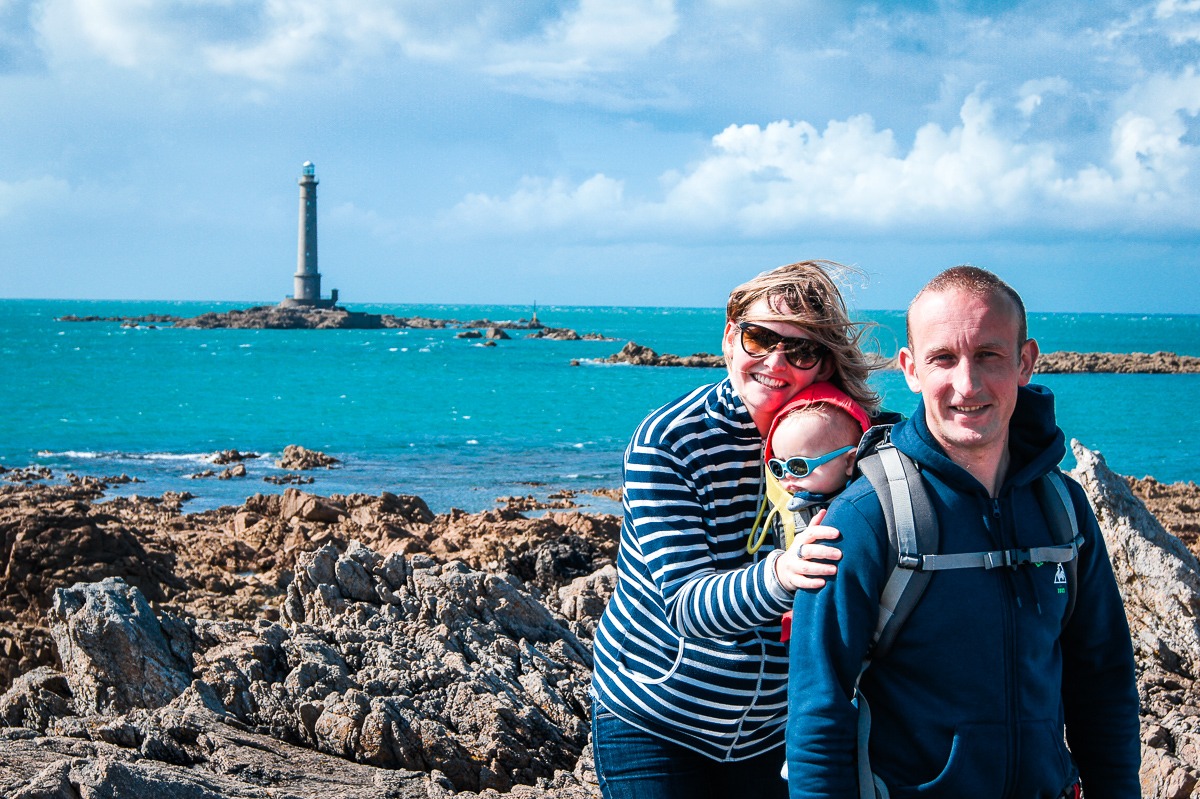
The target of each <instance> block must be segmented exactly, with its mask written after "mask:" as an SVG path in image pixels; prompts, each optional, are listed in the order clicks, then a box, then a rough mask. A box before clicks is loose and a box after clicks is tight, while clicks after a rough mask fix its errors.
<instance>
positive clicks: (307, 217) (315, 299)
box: [280, 161, 338, 308]
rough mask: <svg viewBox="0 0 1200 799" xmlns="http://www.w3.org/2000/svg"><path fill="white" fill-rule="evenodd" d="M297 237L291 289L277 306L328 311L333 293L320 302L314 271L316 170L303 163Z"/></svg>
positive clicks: (317, 276) (334, 301)
mask: <svg viewBox="0 0 1200 799" xmlns="http://www.w3.org/2000/svg"><path fill="white" fill-rule="evenodd" d="M299 183H300V237H299V241H298V244H297V248H296V274H295V275H294V276H293V277H294V280H295V288H294V290H293V293H292V296H291V297H288V298H286V299H285V300H284V301H283V302H282V303H280V305H283V306H305V307H309V308H332V307H333V306H334V305H336V304H337V300H338V293H337V289H334V290H333V291H332V292H331V293H330V297H329V299H327V300H323V299H321V273H320V272H318V271H317V183H318V181H317V168H316V167H315V166H313V162H312V161H305V162H304V166H303V168H302V169H301V172H300V180H299Z"/></svg>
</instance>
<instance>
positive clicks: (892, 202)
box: [451, 70, 1200, 238]
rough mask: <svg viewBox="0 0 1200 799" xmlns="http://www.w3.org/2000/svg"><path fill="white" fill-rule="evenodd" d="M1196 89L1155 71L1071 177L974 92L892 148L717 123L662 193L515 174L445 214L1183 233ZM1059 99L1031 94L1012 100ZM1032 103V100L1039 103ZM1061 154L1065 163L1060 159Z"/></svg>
mask: <svg viewBox="0 0 1200 799" xmlns="http://www.w3.org/2000/svg"><path fill="white" fill-rule="evenodd" d="M1198 83H1200V79H1197V78H1196V76H1195V75H1194V74H1193V73H1192V71H1191V70H1188V71H1187V72H1186V73H1185V74H1184V75H1182V76H1180V77H1179V78H1177V79H1174V80H1171V79H1167V78H1164V77H1158V78H1155V79H1153V80H1152V81H1150V83H1149V84H1147V85H1146V86H1143V87H1140V88H1139V89H1138V90H1136V91H1131V92H1130V95H1131V96H1138V97H1143V98H1144V97H1145V96H1146V95H1147V93H1149V94H1152V95H1154V96H1156V97H1158V98H1159V99H1160V101H1161V104H1160V105H1159V106H1157V114H1156V115H1150V114H1147V113H1137V112H1135V111H1133V110H1130V111H1127V112H1125V113H1123V114H1122V115H1121V116H1120V117H1119V118H1118V119H1117V120H1116V121H1115V122H1114V123H1113V125H1112V128H1111V135H1110V143H1109V148H1108V152H1107V155H1106V159H1105V160H1104V162H1103V163H1096V164H1087V165H1084V166H1083V167H1080V168H1077V169H1074V170H1072V169H1069V168H1068V167H1067V166H1066V165H1065V161H1066V160H1067V159H1066V158H1064V157H1062V156H1063V155H1064V154H1062V153H1059V152H1058V151H1057V150H1056V147H1055V145H1054V144H1052V143H1050V142H1046V141H1037V140H1033V141H1026V140H1025V139H1024V136H1023V130H1009V129H1007V128H1006V127H1005V126H1004V125H1001V124H999V123H998V122H997V119H996V117H997V115H996V107H995V105H994V103H993V102H991V101H987V100H984V99H983V98H982V97H981V96H980V94H979V93H976V94H972V95H971V96H969V97H968V98H967V99H966V101H965V102H964V103H963V105H962V107H961V110H960V114H959V116H960V119H959V124H958V125H956V126H954V127H952V128H949V129H945V128H943V127H941V126H939V125H937V124H934V123H928V124H926V125H924V126H922V127H921V128H920V129H919V130H918V131H917V133H916V135H915V137H914V140H913V143H912V145H911V147H909V148H908V149H907V150H904V149H903V148H902V147H901V146H900V145H899V144H898V143H897V140H896V137H895V135H894V134H893V132H892V131H891V130H888V129H880V128H878V127H877V126H876V124H875V121H874V120H873V119H872V118H871V117H870V116H869V115H865V114H864V115H857V116H853V117H850V118H849V119H846V120H844V121H837V120H835V121H832V122H830V123H828V125H826V127H825V129H824V130H819V129H817V128H816V127H815V126H814V125H812V124H810V123H808V122H803V121H799V122H792V121H778V122H772V123H770V124H768V125H766V126H762V127H760V126H759V125H754V124H748V125H731V126H730V127H728V128H726V129H725V130H724V131H722V132H721V133H719V134H717V135H716V136H714V137H713V139H712V146H711V150H710V152H709V154H708V155H707V156H706V157H705V158H703V159H702V160H701V161H699V162H698V163H695V164H693V165H691V166H689V167H688V168H687V169H685V170H681V171H677V172H672V173H668V174H666V175H664V177H663V181H662V182H663V186H664V193H663V195H662V197H660V198H631V197H626V196H625V195H624V191H623V186H622V184H621V182H620V181H616V180H613V179H611V178H608V177H605V176H603V175H597V176H595V177H593V178H591V179H590V180H587V181H584V182H583V183H581V184H580V185H579V186H578V187H577V188H573V187H572V186H571V185H570V184H569V183H568V182H566V181H564V180H561V179H559V180H552V181H545V180H536V179H527V180H526V181H525V182H523V184H522V185H521V186H520V187H519V188H518V189H517V190H516V191H515V192H514V193H513V194H512V195H510V196H508V197H488V196H482V195H472V196H470V197H468V198H467V199H466V200H464V201H463V202H462V203H461V204H460V205H459V206H458V207H457V208H456V209H455V210H454V212H453V214H452V215H451V216H452V219H453V220H455V221H457V222H463V223H467V224H468V225H470V226H474V227H478V228H481V229H486V230H489V231H496V230H506V229H511V228H517V229H520V230H530V229H534V230H563V229H565V228H569V227H577V228H579V231H580V232H579V235H581V236H587V235H590V234H591V233H592V232H593V231H596V230H605V231H611V235H613V236H614V237H622V236H625V237H636V236H639V235H641V234H642V233H644V232H646V231H647V230H649V229H652V228H653V229H654V230H655V232H656V233H657V234H660V235H661V234H663V233H666V234H668V235H669V234H672V233H674V234H680V233H691V234H696V233H704V232H721V233H731V234H737V235H741V236H743V237H746V238H756V237H770V236H777V235H781V234H801V233H812V232H821V233H825V234H829V233H837V232H842V233H847V232H855V233H866V234H870V233H878V232H885V231H886V232H890V233H903V234H912V235H922V234H925V235H935V234H939V233H944V232H946V231H953V232H954V233H956V234H963V233H988V232H999V231H1004V230H1009V229H1015V228H1018V227H1022V228H1026V229H1037V230H1042V231H1047V230H1056V229H1057V230H1066V231H1079V230H1109V229H1112V228H1113V227H1114V226H1119V227H1120V228H1121V229H1123V230H1129V229H1135V230H1136V229H1144V230H1156V231H1159V230H1162V229H1163V227H1164V226H1171V227H1177V228H1180V229H1187V230H1194V229H1195V227H1196V226H1197V223H1198V221H1200V220H1197V219H1196V218H1195V214H1194V212H1193V209H1194V208H1195V207H1196V206H1197V204H1198V203H1200V181H1198V180H1197V176H1198V175H1200V172H1198V168H1200V153H1198V152H1197V148H1196V147H1194V146H1193V145H1191V144H1189V143H1188V142H1187V126H1186V124H1185V121H1184V119H1183V117H1182V116H1181V114H1192V115H1194V114H1195V113H1196V110H1195V109H1196V106H1197V102H1200V97H1198V93H1197V85H1196V84H1198ZM1066 89H1067V87H1066V85H1065V83H1064V82H1061V81H1059V80H1057V79H1051V80H1048V81H1046V82H1045V83H1044V84H1036V85H1035V84H1029V85H1027V86H1026V87H1025V88H1024V89H1023V91H1022V92H1020V93H1019V94H1018V96H1017V98H1016V100H1015V102H1014V105H1016V106H1017V107H1019V108H1021V109H1022V110H1024V109H1025V108H1026V107H1027V106H1028V105H1029V98H1030V97H1032V96H1035V95H1036V96H1039V97H1040V96H1043V95H1045V94H1047V93H1049V92H1051V91H1056V92H1061V91H1065V90H1066ZM1039 93H1040V94H1039ZM1065 155H1069V154H1065Z"/></svg>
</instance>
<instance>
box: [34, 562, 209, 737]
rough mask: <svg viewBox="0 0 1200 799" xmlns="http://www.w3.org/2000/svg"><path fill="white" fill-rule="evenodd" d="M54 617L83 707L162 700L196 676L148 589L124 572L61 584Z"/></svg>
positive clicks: (108, 710)
mask: <svg viewBox="0 0 1200 799" xmlns="http://www.w3.org/2000/svg"><path fill="white" fill-rule="evenodd" d="M49 617H50V632H51V635H52V636H53V637H54V642H55V644H56V645H57V646H58V652H59V657H60V658H61V659H62V664H63V672H64V674H65V675H66V680H67V682H68V684H69V685H70V687H71V693H72V695H73V697H74V705H75V709H76V711H77V712H79V713H80V714H83V715H87V714H117V713H123V712H125V711H127V710H130V709H132V708H155V707H161V706H163V705H165V704H167V703H168V702H170V701H171V700H172V699H174V698H175V697H176V696H178V695H179V694H180V693H181V692H182V691H183V689H184V688H186V687H187V686H188V684H189V683H190V682H191V669H190V668H189V667H188V665H187V663H185V662H184V661H182V660H181V659H180V657H179V656H178V655H177V654H176V650H175V649H173V648H172V644H171V642H170V641H169V640H168V638H167V636H166V635H165V634H164V632H163V626H162V625H161V624H160V623H159V620H158V618H157V617H156V616H155V615H154V611H153V610H151V609H150V605H149V604H148V603H147V602H146V599H145V598H144V597H143V596H142V593H141V591H139V590H138V589H137V588H133V587H131V586H129V585H126V584H125V582H124V581H123V580H121V579H120V578H118V577H109V578H107V579H105V580H103V581H101V582H99V583H77V584H76V585H75V586H73V587H71V588H60V589H58V590H57V591H56V592H55V595H54V604H53V606H52V607H51V609H50V612H49ZM176 647H178V643H177V644H176Z"/></svg>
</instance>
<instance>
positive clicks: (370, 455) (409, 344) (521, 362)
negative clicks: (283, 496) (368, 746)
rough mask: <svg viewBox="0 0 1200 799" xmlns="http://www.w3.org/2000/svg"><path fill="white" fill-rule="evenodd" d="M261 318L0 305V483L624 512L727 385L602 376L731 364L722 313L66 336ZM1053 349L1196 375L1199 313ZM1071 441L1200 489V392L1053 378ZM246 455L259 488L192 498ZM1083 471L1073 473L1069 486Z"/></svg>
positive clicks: (1178, 382)
mask: <svg viewBox="0 0 1200 799" xmlns="http://www.w3.org/2000/svg"><path fill="white" fill-rule="evenodd" d="M252 304H254V303H247V302H241V303H221V302H170V301H78V300H0V364H3V367H2V368H3V377H2V379H0V402H2V407H3V408H4V412H3V413H2V414H0V466H3V467H5V468H6V469H12V468H16V467H24V466H45V467H48V468H49V469H50V470H51V471H52V472H53V474H54V479H55V480H62V479H64V477H65V475H66V474H67V473H74V474H78V475H90V476H96V477H102V476H112V475H119V474H127V475H129V476H131V477H136V478H137V479H138V480H140V481H142V482H137V483H129V484H125V485H115V486H113V487H112V488H111V489H110V490H109V492H108V494H107V496H109V497H113V496H122V495H130V494H139V495H143V496H157V495H160V494H162V493H163V492H165V491H187V492H188V493H189V494H191V495H193V499H191V500H189V501H188V503H187V504H186V505H185V506H184V507H185V510H186V511H202V510H207V509H210V508H214V507H218V506H222V505H236V504H241V503H242V502H244V501H245V499H246V498H247V497H249V496H251V495H253V494H255V493H266V494H270V493H281V492H282V491H283V490H284V487H282V486H278V485H275V484H272V483H269V482H265V481H264V480H263V478H264V477H269V476H277V475H281V474H283V473H284V472H283V470H281V469H279V468H278V467H277V466H276V460H277V459H278V457H279V456H280V454H281V452H282V450H283V448H284V447H285V446H287V445H288V444H299V445H302V446H304V447H307V448H309V449H316V450H320V451H322V452H324V453H326V454H329V455H332V456H334V457H336V458H338V459H339V460H340V461H341V465H340V466H339V467H337V468H334V469H329V470H315V471H310V472H306V473H305V474H306V475H309V476H312V477H313V478H314V482H313V483H312V484H311V485H306V486H301V488H302V489H303V490H306V491H312V492H314V493H318V494H322V495H329V494H347V493H356V492H361V493H368V494H378V493H380V492H383V491H389V492H392V493H396V494H410V495H417V496H420V497H421V498H423V499H424V500H425V502H426V503H427V504H428V505H429V507H430V508H431V509H432V510H433V511H434V512H435V513H444V512H447V511H449V510H450V509H451V508H460V509H462V510H466V511H471V512H476V511H480V510H484V509H487V508H492V507H496V502H497V499H498V498H500V497H506V496H527V495H531V496H533V497H534V498H535V499H546V498H548V497H549V495H551V494H553V493H555V492H558V491H561V490H562V489H571V490H573V491H577V492H580V493H579V494H578V496H577V497H576V500H575V501H576V502H578V503H579V505H580V506H581V508H582V509H584V510H592V511H600V512H615V511H617V510H618V508H617V505H616V503H615V502H613V501H612V500H610V499H605V498H603V497H601V496H594V495H592V494H591V493H588V492H591V491H593V490H596V489H606V488H615V487H617V486H619V485H620V482H621V455H622V452H623V450H624V448H625V445H626V444H627V442H628V440H629V436H630V435H631V434H632V432H633V430H634V428H635V427H636V426H637V424H638V422H640V421H641V419H642V418H643V417H645V415H646V414H647V413H648V412H650V411H651V410H653V409H654V408H656V407H658V406H660V405H663V404H665V403H666V402H668V401H670V400H672V399H674V398H676V397H678V396H680V395H682V394H683V393H685V392H687V391H689V390H690V389H692V388H694V387H696V386H698V385H703V384H706V383H712V382H715V381H717V380H719V379H721V378H722V377H723V375H724V370H721V369H692V368H665V367H635V366H625V365H600V364H597V363H595V362H594V361H595V360H597V359H602V358H605V357H607V356H609V355H612V354H614V353H616V352H617V351H618V350H620V349H621V347H622V346H623V345H624V344H625V342H627V341H635V342H637V343H638V344H641V345H644V346H647V347H650V348H652V349H654V350H656V351H657V352H659V353H674V354H677V355H689V354H692V353H698V352H705V353H715V352H719V351H720V340H721V332H722V327H723V323H724V314H723V309H720V308H649V307H567V306H561V307H560V306H542V307H537V308H536V313H537V318H538V320H539V321H540V322H542V323H543V324H545V325H549V326H552V327H567V328H571V329H574V330H576V331H577V332H579V333H580V334H581V335H583V334H587V333H598V334H601V335H602V336H604V337H606V339H607V340H604V341H550V340H542V339H528V338H526V337H525V336H526V331H520V330H516V331H510V335H511V336H512V338H511V339H509V340H502V341H499V342H498V343H497V345H496V346H494V347H488V346H483V345H482V342H480V341H479V340H471V339H461V338H457V337H456V333H458V332H459V330H458V329H444V330H183V329H181V330H176V329H173V328H172V327H170V326H169V325H154V326H151V325H146V324H142V325H139V326H137V327H123V326H122V325H121V324H119V323H117V322H67V321H58V320H59V318H60V317H63V316H66V315H71V314H73V315H76V316H88V315H95V316H103V317H110V316H140V315H145V314H171V315H174V316H195V315H198V314H201V313H205V312H208V311H226V310H230V309H233V308H244V307H248V306H250V305H252ZM348 307H349V308H350V309H351V310H359V311H367V312H371V313H388V314H395V315H397V316H426V317H433V318H441V319H455V320H460V321H469V320H478V319H489V320H492V321H499V320H517V319H521V318H529V317H530V316H531V314H532V313H533V311H534V310H535V309H532V308H530V307H526V306H507V305H497V306H486V305H470V306H467V305H383V304H362V305H355V304H350V305H349V306H348ZM855 317H856V318H858V319H862V320H864V321H866V322H869V323H871V325H872V326H871V329H870V331H869V332H868V337H869V338H870V340H871V341H872V342H873V343H872V346H874V347H877V348H878V350H879V351H880V352H882V353H883V354H885V355H891V354H893V353H894V352H895V351H896V349H897V346H898V342H900V341H901V340H902V339H903V331H904V316H903V313H902V312H899V311H871V310H862V311H856V312H855ZM1029 327H1030V334H1031V335H1032V336H1034V337H1035V338H1037V339H1038V342H1039V345H1040V346H1041V349H1042V351H1043V352H1047V351H1055V350H1074V351H1082V352H1097V351H1105V352H1155V351H1159V350H1165V351H1170V352H1175V353H1177V354H1180V355H1193V356H1200V315H1142V314H1077V313H1041V314H1031V315H1030V319H1029ZM1035 382H1040V383H1043V384H1045V385H1047V386H1049V387H1050V388H1051V389H1052V390H1053V392H1054V394H1055V396H1056V402H1057V409H1058V419H1059V424H1060V426H1061V427H1062V428H1063V430H1064V432H1065V433H1066V435H1067V437H1068V439H1071V438H1075V439H1078V440H1079V441H1080V442H1082V443H1083V444H1084V445H1085V446H1087V447H1089V448H1090V449H1094V450H1098V451H1100V452H1101V453H1102V454H1103V455H1104V456H1105V458H1106V459H1107V461H1108V464H1109V466H1110V467H1111V468H1113V469H1114V470H1115V471H1117V472H1120V473H1122V474H1126V475H1132V476H1137V477H1142V476H1146V475H1150V476H1153V477H1155V478H1157V479H1158V480H1160V481H1163V482H1180V481H1196V480H1198V479H1200V421H1198V420H1197V410H1198V409H1200V404H1198V403H1197V397H1198V396H1200V374H1197V375H1115V374H1085V375H1044V376H1037V377H1036V378H1035ZM874 385H875V386H876V387H877V389H878V390H879V391H880V392H881V393H882V395H883V397H884V405H885V406H886V407H887V408H889V409H891V410H896V411H900V412H902V413H905V414H909V413H911V412H912V410H913V409H914V407H915V405H916V397H915V395H913V394H912V393H911V392H909V390H908V389H907V387H906V386H905V384H904V381H903V379H902V378H901V376H900V374H899V373H897V372H883V373H880V374H878V375H876V377H875V378H874ZM228 449H237V450H239V451H241V452H252V453H256V454H258V455H259V457H258V458H253V459H250V460H247V461H245V464H246V467H247V471H248V474H247V476H246V477H242V478H234V479H230V480H218V479H216V478H203V479H192V478H191V477H190V475H193V474H196V473H199V472H202V471H204V470H206V469H213V470H215V471H217V472H219V471H220V470H221V469H222V468H224V467H221V466H214V465H213V464H212V457H213V455H214V453H216V452H218V451H220V450H228ZM1072 463H1073V461H1072V459H1071V457H1070V455H1068V457H1067V459H1066V460H1065V461H1064V464H1063V465H1064V467H1067V468H1069V467H1070V466H1071V465H1072Z"/></svg>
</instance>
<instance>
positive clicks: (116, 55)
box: [37, 0, 675, 82]
mask: <svg viewBox="0 0 1200 799" xmlns="http://www.w3.org/2000/svg"><path fill="white" fill-rule="evenodd" d="M674 26H675V12H674V6H673V0H607V1H606V0H579V3H578V5H568V6H566V7H565V8H564V7H563V6H560V5H559V4H557V3H529V4H511V3H508V2H506V1H505V0H457V2H455V1H454V0H448V1H447V2H445V3H441V4H439V5H437V6H433V5H429V6H426V5H424V4H420V3H417V4H404V5H398V4H396V3H394V2H389V1H388V0H356V2H354V3H329V2H325V0H255V2H234V0H192V2H189V3H185V4H180V3H163V2H159V1H158V0H45V2H44V3H43V4H42V7H41V12H40V15H39V17H38V25H37V27H38V30H39V32H40V34H41V38H42V42H43V46H44V47H45V48H46V49H47V50H48V51H49V53H50V55H51V58H52V60H54V61H56V62H58V63H60V64H67V63H83V64H86V63H88V62H94V61H97V60H99V61H102V62H107V63H110V64H113V65H115V66H118V67H121V68H125V69H131V70H139V71H147V72H152V73H159V72H180V73H187V74H194V73H197V72H201V73H202V72H212V73H217V74H222V75H234V76H240V77H245V78H250V79H252V80H256V81H267V82H277V81H282V80H284V79H286V78H288V77H290V76H292V75H294V74H297V73H301V74H303V73H306V72H311V71H313V70H325V69H329V68H344V67H353V66H355V65H357V64H360V63H363V62H366V61H369V60H371V59H373V58H380V57H383V58H387V59H390V58H394V57H396V56H403V57H407V58H413V59H418V60H424V61H436V62H457V63H459V64H460V65H462V66H464V67H467V68H471V69H480V70H484V71H487V72H491V73H492V74H495V75H526V74H530V73H532V74H534V75H536V76H539V77H541V76H545V75H564V74H565V75H575V74H581V73H586V72H588V71H591V70H609V69H614V68H617V67H619V66H620V65H621V64H622V63H623V61H624V59H626V58H630V57H636V56H637V55H639V54H641V53H644V52H646V51H647V50H649V49H651V48H653V47H655V46H656V45H658V44H659V43H660V42H661V41H662V40H663V39H664V38H666V37H667V36H669V35H670V34H671V32H672V31H673V29H674Z"/></svg>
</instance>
